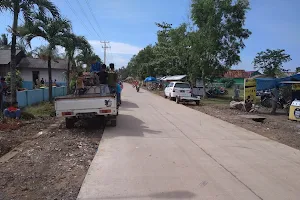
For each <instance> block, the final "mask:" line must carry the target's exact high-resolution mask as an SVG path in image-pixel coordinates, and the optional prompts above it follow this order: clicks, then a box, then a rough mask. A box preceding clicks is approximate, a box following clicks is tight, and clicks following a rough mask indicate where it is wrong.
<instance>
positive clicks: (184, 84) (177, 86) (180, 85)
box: [174, 83, 191, 88]
mask: <svg viewBox="0 0 300 200" xmlns="http://www.w3.org/2000/svg"><path fill="white" fill-rule="evenodd" d="M174 87H175V88H191V87H190V84H188V83H176V84H175V86H174Z"/></svg>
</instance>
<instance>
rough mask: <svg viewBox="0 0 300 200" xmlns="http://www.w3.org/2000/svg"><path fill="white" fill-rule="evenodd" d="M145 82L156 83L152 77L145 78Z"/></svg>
mask: <svg viewBox="0 0 300 200" xmlns="http://www.w3.org/2000/svg"><path fill="white" fill-rule="evenodd" d="M144 81H145V82H154V81H157V80H156V78H154V77H152V76H149V77H147V78H145V80H144Z"/></svg>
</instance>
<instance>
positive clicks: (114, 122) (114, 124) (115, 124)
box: [110, 119, 117, 127]
mask: <svg viewBox="0 0 300 200" xmlns="http://www.w3.org/2000/svg"><path fill="white" fill-rule="evenodd" d="M110 125H111V126H112V127H116V126H117V119H113V120H111V121H110Z"/></svg>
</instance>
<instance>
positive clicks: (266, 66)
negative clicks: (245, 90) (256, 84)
mask: <svg viewBox="0 0 300 200" xmlns="http://www.w3.org/2000/svg"><path fill="white" fill-rule="evenodd" d="M291 60H292V59H291V57H290V55H288V54H286V53H285V50H284V49H277V50H270V49H267V50H266V51H261V52H259V53H257V55H256V57H255V58H254V60H253V64H254V66H255V68H256V69H258V70H260V71H262V72H263V73H264V74H265V75H267V76H269V77H276V76H277V75H279V74H280V73H281V72H283V71H284V69H283V66H282V64H283V63H286V62H289V61H291Z"/></svg>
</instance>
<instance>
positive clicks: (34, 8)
mask: <svg viewBox="0 0 300 200" xmlns="http://www.w3.org/2000/svg"><path fill="white" fill-rule="evenodd" d="M3 11H10V12H11V13H12V14H13V23H12V27H11V33H12V39H11V62H10V71H11V83H12V84H11V102H16V101H17V90H16V44H17V32H16V30H17V28H18V20H19V15H20V14H22V15H23V18H24V20H25V22H26V23H30V22H31V21H32V20H33V16H32V14H33V13H39V14H40V15H44V16H46V15H47V12H49V13H51V15H52V16H53V17H55V18H57V17H59V16H60V14H59V11H58V9H57V7H56V6H55V5H54V4H53V3H52V2H51V1H49V0H1V1H0V12H3Z"/></svg>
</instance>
